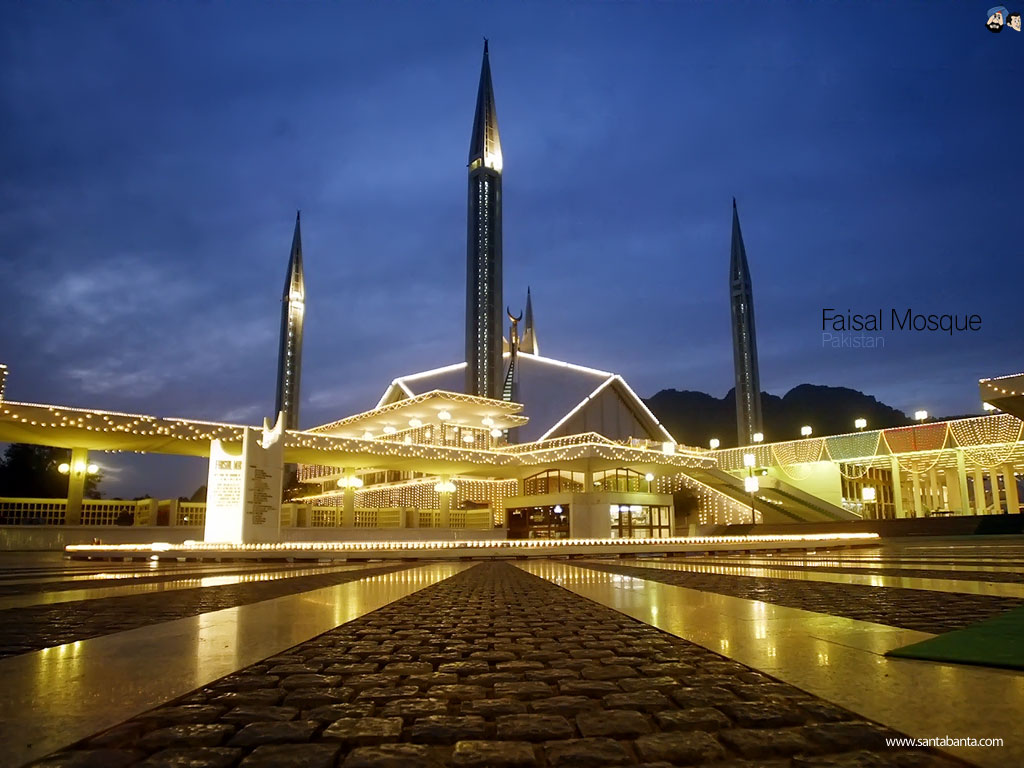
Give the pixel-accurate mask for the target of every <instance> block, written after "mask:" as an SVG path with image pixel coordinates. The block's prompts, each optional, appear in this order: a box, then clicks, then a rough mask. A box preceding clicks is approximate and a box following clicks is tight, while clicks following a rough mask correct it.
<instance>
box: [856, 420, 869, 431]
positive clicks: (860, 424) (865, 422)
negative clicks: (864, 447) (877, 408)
mask: <svg viewBox="0 0 1024 768" xmlns="http://www.w3.org/2000/svg"><path fill="white" fill-rule="evenodd" d="M867 425H868V420H867V419H857V420H856V421H854V422H853V426H855V427H856V428H857V429H864V427H866V426H867Z"/></svg>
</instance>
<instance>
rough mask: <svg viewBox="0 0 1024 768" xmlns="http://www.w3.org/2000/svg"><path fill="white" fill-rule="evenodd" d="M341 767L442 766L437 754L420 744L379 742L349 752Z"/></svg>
mask: <svg viewBox="0 0 1024 768" xmlns="http://www.w3.org/2000/svg"><path fill="white" fill-rule="evenodd" d="M341 765H342V766H343V768H411V767H412V766H415V767H416V768H442V767H443V765H444V763H443V762H442V760H441V758H440V756H439V755H437V754H436V753H434V752H431V750H430V749H429V748H428V747H426V746H423V745H422V744H381V745H379V746H376V747H358V748H356V749H353V750H352V751H351V752H349V754H348V756H347V757H346V758H345V760H344V762H343V763H341Z"/></svg>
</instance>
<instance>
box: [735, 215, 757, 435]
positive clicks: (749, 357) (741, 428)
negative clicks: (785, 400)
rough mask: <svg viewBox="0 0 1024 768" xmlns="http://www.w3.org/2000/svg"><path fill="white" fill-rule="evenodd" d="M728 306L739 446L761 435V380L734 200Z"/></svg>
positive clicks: (751, 299) (751, 297)
mask: <svg viewBox="0 0 1024 768" xmlns="http://www.w3.org/2000/svg"><path fill="white" fill-rule="evenodd" d="M729 303H730V308H731V310H732V354H733V362H734V364H735V369H736V434H737V437H738V439H739V444H740V445H750V444H752V443H753V442H754V434H755V433H757V432H763V431H764V427H763V425H762V421H761V381H760V376H759V375H758V370H757V335H756V333H755V329H754V292H753V290H752V288H751V284H750V267H749V266H748V265H747V249H746V248H745V247H744V246H743V233H742V232H741V231H740V216H739V213H738V211H737V210H736V198H735V197H734V198H733V199H732V252H731V254H730V258H729Z"/></svg>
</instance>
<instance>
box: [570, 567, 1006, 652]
mask: <svg viewBox="0 0 1024 768" xmlns="http://www.w3.org/2000/svg"><path fill="white" fill-rule="evenodd" d="M573 565H578V566H580V567H583V568H591V569H593V570H595V571H605V572H608V573H621V574H622V575H623V576H633V577H635V578H638V579H646V580H648V581H659V582H661V583H663V584H674V585H675V586H677V587H687V588H688V589H698V590H701V591H703V592H715V593H717V594H720V595H730V596H732V597H742V598H744V599H746V600H762V601H764V602H766V603H776V604H777V605H785V606H787V607H789V608H802V609H803V610H805V611H817V612H818V613H829V614H832V615H833V616H845V617H846V618H849V619H858V620H860V621H873V622H876V623H878V624H887V625H889V626H891V627H902V628H904V629H916V630H919V631H921V632H931V633H933V634H936V635H938V634H942V633H943V632H950V631H952V630H954V629H962V628H964V627H966V626H967V625H968V624H975V623H977V622H979V621H981V620H983V619H987V618H989V617H990V616H994V615H996V614H998V613H1003V612H1004V611H1009V610H1011V609H1012V608H1018V607H1020V606H1022V605H1024V600H1020V599H1017V598H1013V597H992V596H990V595H969V594H959V593H956V592H930V591H927V590H923V589H902V588H897V587H867V586H861V585H854V584H833V583H831V582H825V581H796V580H793V579H770V578H761V577H757V576H725V575H721V574H712V573H688V572H686V571H668V570H662V569H660V568H644V567H635V566H629V565H613V564H605V563H594V562H584V561H573ZM773 567H774V566H773ZM900 575H903V576H906V575H908V574H907V572H906V571H904V572H903V573H901V574H900ZM912 575H915V576H916V575H917V574H916V573H914V574H912Z"/></svg>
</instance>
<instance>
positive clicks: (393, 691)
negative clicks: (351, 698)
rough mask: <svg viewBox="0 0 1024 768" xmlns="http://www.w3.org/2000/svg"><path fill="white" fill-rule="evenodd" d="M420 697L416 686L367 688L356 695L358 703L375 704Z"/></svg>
mask: <svg viewBox="0 0 1024 768" xmlns="http://www.w3.org/2000/svg"><path fill="white" fill-rule="evenodd" d="M419 695H420V689H419V688H417V687H416V686H415V685H396V686H393V687H387V686H382V687H380V688H367V689H366V690H364V691H360V692H359V693H358V694H356V701H371V702H373V703H374V704H386V703H387V702H389V701H392V700H394V699H402V698H412V697H414V696H419Z"/></svg>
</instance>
